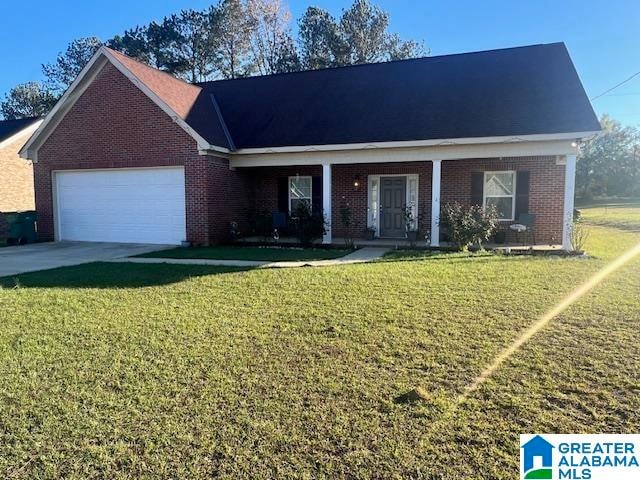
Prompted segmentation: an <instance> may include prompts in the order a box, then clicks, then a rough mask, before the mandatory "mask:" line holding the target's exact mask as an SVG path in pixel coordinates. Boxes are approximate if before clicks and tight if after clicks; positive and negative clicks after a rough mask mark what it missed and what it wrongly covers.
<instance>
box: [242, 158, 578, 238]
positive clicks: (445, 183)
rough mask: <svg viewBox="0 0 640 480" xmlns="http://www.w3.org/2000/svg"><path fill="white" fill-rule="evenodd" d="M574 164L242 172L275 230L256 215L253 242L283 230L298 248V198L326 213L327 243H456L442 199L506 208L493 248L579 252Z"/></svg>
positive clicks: (342, 166)
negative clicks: (526, 227)
mask: <svg viewBox="0 0 640 480" xmlns="http://www.w3.org/2000/svg"><path fill="white" fill-rule="evenodd" d="M574 168H575V156H572V155H566V156H564V155H563V156H556V155H553V156H551V155H547V156H529V157H501V158H484V159H452V160H430V161H411V162H391V161H390V162H375V163H374V162H371V163H365V162H362V163H360V162H354V163H335V164H334V163H321V164H315V165H309V164H302V163H301V164H299V165H284V166H280V165H274V166H268V167H267V166H265V167H250V168H242V169H238V170H240V171H241V172H242V173H243V174H244V175H246V177H247V179H248V185H249V190H250V193H251V195H250V202H249V203H250V205H249V209H250V210H252V212H253V214H252V215H253V218H255V216H256V215H261V216H262V219H263V220H262V221H263V222H265V221H266V223H268V224H269V225H268V228H267V231H266V233H265V231H264V229H263V231H261V232H260V231H257V229H256V227H255V224H256V222H255V220H249V221H248V222H247V226H246V227H247V228H245V229H243V234H244V235H243V237H244V238H243V241H245V242H247V243H263V242H264V240H265V239H268V238H269V237H271V232H272V231H273V230H274V229H275V230H278V232H279V234H280V239H279V243H281V244H283V243H285V244H295V243H296V242H297V240H295V238H293V232H292V231H291V229H290V228H288V227H289V225H290V223H289V220H290V218H291V214H292V212H293V211H294V209H295V207H296V205H297V203H298V202H301V201H306V202H309V204H310V205H311V206H312V208H313V210H314V212H320V213H322V214H324V216H325V217H326V220H327V228H326V233H325V235H324V237H323V238H322V243H324V244H326V245H345V243H348V242H347V241H348V240H349V239H352V240H353V243H354V244H355V245H358V246H381V247H387V248H406V247H408V246H409V245H412V246H416V247H419V248H439V247H445V248H446V247H447V246H449V240H450V239H449V238H448V235H447V232H446V229H444V228H442V226H441V224H440V210H441V205H444V204H446V203H448V202H458V203H461V204H464V205H475V204H478V205H483V206H485V205H488V204H492V205H495V206H496V207H497V208H498V209H499V210H500V212H501V221H500V230H501V231H502V232H504V238H501V239H500V240H499V241H498V242H490V243H488V244H487V245H491V246H495V248H502V247H509V248H516V249H518V248H527V249H528V248H529V247H531V246H535V247H536V248H537V249H541V250H553V249H557V248H559V246H560V247H562V248H565V249H570V243H569V238H568V229H567V228H566V225H568V224H570V222H571V218H572V213H573V190H572V189H573V181H572V180H573V173H572V169H574ZM565 179H568V180H569V181H565ZM407 211H409V212H410V214H411V217H412V219H411V222H410V224H407V222H406V219H407V217H406V214H405V213H406V212H407ZM345 212H348V216H349V217H350V220H349V221H345ZM523 214H525V215H529V216H531V217H532V218H533V223H532V225H531V227H532V231H531V232H529V234H526V235H518V234H517V233H516V232H513V231H512V230H511V229H510V228H509V226H510V225H512V224H514V223H518V221H519V219H521V218H522V215H523ZM252 215H250V217H251V216H252ZM265 218H266V220H265ZM252 222H253V225H252ZM407 225H410V228H411V229H412V230H416V231H417V234H416V235H417V241H415V242H409V241H408V240H407V233H406V230H407ZM531 233H532V234H531ZM494 244H495V245H494Z"/></svg>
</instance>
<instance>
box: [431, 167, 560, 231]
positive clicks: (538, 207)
mask: <svg viewBox="0 0 640 480" xmlns="http://www.w3.org/2000/svg"><path fill="white" fill-rule="evenodd" d="M564 169H565V167H564V166H563V165H556V158H555V157H523V158H507V159H503V160H499V159H486V160H449V161H443V162H442V184H441V192H440V201H441V203H442V204H444V203H446V202H453V201H457V202H460V203H463V204H466V205H468V204H470V203H471V173H472V172H481V171H482V172H484V171H492V170H516V171H518V170H520V171H522V170H527V171H529V172H530V180H529V182H530V183H529V184H530V191H529V212H530V213H533V214H535V216H536V223H535V226H534V230H535V235H536V242H537V243H561V242H562V220H563V203H564ZM501 223H503V225H505V226H506V225H509V222H501ZM507 239H508V240H509V241H514V240H515V236H514V235H513V234H512V232H509V235H508V237H507ZM527 240H528V239H527Z"/></svg>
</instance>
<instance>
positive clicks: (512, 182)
mask: <svg viewBox="0 0 640 480" xmlns="http://www.w3.org/2000/svg"><path fill="white" fill-rule="evenodd" d="M483 191H484V206H485V207H486V206H487V205H493V206H494V207H495V208H496V210H497V211H498V219H500V220H504V221H510V220H513V219H514V215H515V208H516V200H515V198H516V172H513V171H504V172H485V173H484V189H483Z"/></svg>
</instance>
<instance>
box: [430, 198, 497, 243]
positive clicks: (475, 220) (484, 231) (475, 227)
mask: <svg viewBox="0 0 640 480" xmlns="http://www.w3.org/2000/svg"><path fill="white" fill-rule="evenodd" d="M441 223H442V224H443V225H444V226H446V228H447V229H448V231H449V235H450V237H451V240H452V241H453V242H454V243H455V244H456V245H457V247H458V248H459V249H460V250H467V249H468V248H469V246H470V245H482V242H483V241H486V240H488V239H489V237H491V235H492V234H493V232H494V231H495V230H496V228H497V227H498V212H497V211H496V209H495V207H493V206H488V207H487V208H484V209H483V208H482V207H481V206H480V205H472V206H470V207H467V206H464V205H461V204H459V203H457V202H454V203H448V204H446V205H444V206H443V207H442V212H441Z"/></svg>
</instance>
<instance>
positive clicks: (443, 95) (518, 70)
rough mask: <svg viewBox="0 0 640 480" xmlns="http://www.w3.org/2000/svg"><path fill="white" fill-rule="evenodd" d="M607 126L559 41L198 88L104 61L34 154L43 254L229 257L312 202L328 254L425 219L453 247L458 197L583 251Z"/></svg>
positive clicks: (117, 57)
mask: <svg viewBox="0 0 640 480" xmlns="http://www.w3.org/2000/svg"><path fill="white" fill-rule="evenodd" d="M599 129H600V125H599V123H598V120H597V118H596V116H595V114H594V112H593V109H592V107H591V104H590V103H589V100H588V99H587V96H586V95H585V92H584V89H583V87H582V84H581V82H580V79H579V78H578V75H577V73H576V70H575V68H574V66H573V64H572V62H571V59H570V58H569V55H568V52H567V50H566V48H565V46H564V44H561V43H555V44H546V45H535V46H526V47H518V48H509V49H502V50H492V51H484V52H475V53H466V54H459V55H446V56H437V57H429V58H421V59H415V60H403V61H394V62H387V63H379V64H368V65H360V66H351V67H341V68H331V69H325V70H318V71H307V72H298V73H289V74H278V75H270V76H261V77H252V78H244V79H235V80H220V81H212V82H205V83H199V84H189V83H185V82H183V81H181V80H178V79H176V78H174V77H172V76H170V75H168V74H166V73H163V72H160V71H158V70H155V69H153V68H150V67H148V66H146V65H143V64H141V63H139V62H136V61H134V60H133V59H131V58H128V57H126V56H124V55H122V54H120V53H118V52H115V51H113V50H110V49H108V48H101V49H100V50H99V51H98V52H97V53H96V55H95V56H94V58H93V59H92V60H91V61H90V62H89V64H88V65H87V66H86V67H85V69H84V70H83V71H82V73H81V74H80V75H79V77H78V78H77V79H76V81H75V82H74V83H73V85H72V86H71V87H70V88H69V90H68V91H67V92H66V93H65V95H64V96H63V97H62V98H61V100H60V101H59V102H58V104H57V105H56V106H55V108H54V109H53V110H52V112H51V113H50V114H49V115H48V116H47V117H46V118H45V120H44V122H43V124H42V125H41V126H40V127H39V128H38V130H37V131H36V133H35V134H34V135H33V136H32V138H31V139H30V140H29V142H28V143H27V144H26V145H25V146H24V148H23V149H22V151H21V154H22V156H23V157H24V158H29V159H32V160H33V162H34V165H35V190H36V208H37V211H38V214H39V234H40V237H41V238H42V239H44V240H54V239H57V240H66V239H68V240H87V241H120V242H145V243H167V244H177V243H180V242H181V241H184V240H186V241H189V242H192V243H193V244H201V245H206V244H214V243H219V242H223V241H225V240H226V239H227V238H228V234H229V225H230V222H238V224H239V225H241V228H245V226H247V228H248V226H249V217H250V212H251V211H254V212H255V211H257V210H266V211H270V212H274V213H275V212H282V213H285V214H286V213H288V212H290V211H291V209H292V208H294V207H295V205H296V203H297V202H299V201H302V200H305V201H309V202H311V204H312V206H313V208H314V209H317V210H321V211H323V212H324V214H325V215H326V216H327V218H328V219H330V228H329V229H328V231H327V233H326V235H325V236H324V238H323V241H324V242H325V243H331V242H332V241H333V240H334V239H335V238H338V237H341V236H345V235H350V236H354V237H356V238H358V237H360V236H362V235H363V233H364V230H365V228H366V227H370V228H371V229H373V230H375V235H376V236H378V237H381V238H400V237H404V236H405V229H404V227H403V225H402V224H401V222H399V218H400V210H401V209H402V208H403V207H404V206H406V205H410V206H411V208H412V209H414V213H415V214H416V216H417V218H418V220H417V222H418V225H417V226H418V228H419V229H420V231H421V232H422V233H428V234H429V236H430V242H431V244H432V245H433V246H438V245H439V242H440V233H439V231H440V224H439V214H440V205H442V204H443V203H445V202H451V201H460V202H463V203H467V204H470V203H478V204H483V205H486V204H493V205H496V206H497V208H498V210H499V212H500V215H501V220H502V221H503V222H504V224H505V225H508V224H509V223H512V222H514V221H515V220H517V219H518V216H519V215H520V214H522V213H530V214H533V215H535V232H536V240H537V242H538V243H556V244H562V245H564V247H565V248H569V247H570V243H569V228H568V225H569V224H570V220H571V218H572V211H573V194H574V175H575V163H576V146H577V143H578V142H580V140H581V139H584V138H588V137H590V136H592V135H593V134H594V133H595V132H597V131H598V130H599ZM344 204H348V205H349V207H350V209H351V210H352V212H353V217H354V220H355V221H356V222H357V225H356V226H354V227H351V230H352V231H351V232H347V231H345V228H344V227H343V226H342V225H341V223H340V214H339V211H340V206H341V205H344ZM278 217H281V215H279V216H278Z"/></svg>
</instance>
